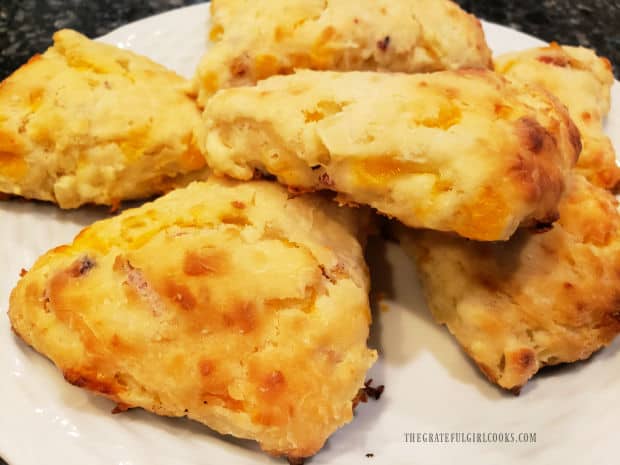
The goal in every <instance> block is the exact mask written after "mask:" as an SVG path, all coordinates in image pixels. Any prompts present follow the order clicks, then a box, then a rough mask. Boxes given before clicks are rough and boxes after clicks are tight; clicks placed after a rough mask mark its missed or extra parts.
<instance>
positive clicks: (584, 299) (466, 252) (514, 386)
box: [397, 174, 620, 391]
mask: <svg viewBox="0 0 620 465" xmlns="http://www.w3.org/2000/svg"><path fill="white" fill-rule="evenodd" d="M397 235H398V236H399V238H400V240H401V243H402V244H403V246H404V248H405V250H406V251H408V252H409V253H411V254H412V255H413V256H414V257H415V258H416V262H417V265H418V269H419V271H420V275H421V280H422V284H423V288H424V291H425V294H426V297H427V301H428V304H429V307H430V309H431V311H432V312H433V314H434V316H435V318H436V320H437V321H438V322H439V323H443V324H445V325H446V326H447V327H448V329H449V330H450V332H451V333H452V334H453V335H454V336H455V337H456V339H457V340H458V341H459V343H460V344H461V345H462V346H463V348H464V349H465V352H467V353H468V354H469V356H470V357H471V358H472V359H473V360H474V361H475V362H476V363H477V364H478V366H479V367H480V369H481V370H482V371H483V372H484V374H485V375H486V376H487V377H488V378H489V380H491V381H492V382H494V383H496V384H498V385H499V386H501V387H503V388H505V389H511V390H514V391H518V390H519V389H520V388H521V387H522V386H523V385H524V384H525V383H526V382H527V381H528V380H529V379H530V378H531V377H532V376H533V375H534V374H535V373H536V372H537V371H538V370H539V369H540V368H541V367H542V366H544V365H555V364H558V363H565V362H574V361H576V360H582V359H586V358H588V357H589V356H590V355H591V354H592V353H593V352H595V351H596V350H598V349H600V348H601V347H603V346H605V345H607V344H608V343H609V342H610V341H611V340H612V339H613V338H614V337H615V336H616V334H618V332H620V281H619V279H620V215H619V214H618V211H617V202H616V199H615V198H614V197H613V195H611V194H610V193H609V192H607V191H605V190H604V189H602V188H600V187H597V186H594V185H592V184H590V183H589V182H588V181H587V180H586V179H585V178H583V177H582V176H581V175H579V174H575V175H574V176H573V177H572V179H571V183H570V186H569V189H568V191H567V193H566V196H565V197H564V199H563V201H562V202H561V203H560V220H559V221H558V222H557V223H556V224H555V225H554V227H553V229H551V230H550V231H547V232H544V233H539V234H535V233H531V232H527V231H524V230H521V231H519V232H518V233H517V234H516V235H515V236H514V237H513V238H512V239H511V240H510V241H509V242H504V243H480V242H472V241H467V240H464V239H461V238H458V237H456V236H452V235H449V234H444V233H436V232H432V231H414V230H410V229H406V228H404V227H401V228H400V229H399V230H398V233H397Z"/></svg>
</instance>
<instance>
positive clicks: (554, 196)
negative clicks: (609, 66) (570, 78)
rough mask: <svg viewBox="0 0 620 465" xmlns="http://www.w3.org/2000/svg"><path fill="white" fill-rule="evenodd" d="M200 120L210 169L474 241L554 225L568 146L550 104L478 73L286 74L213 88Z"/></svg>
mask: <svg viewBox="0 0 620 465" xmlns="http://www.w3.org/2000/svg"><path fill="white" fill-rule="evenodd" d="M204 123H205V129H206V137H205V144H204V152H205V153H206V157H207V161H208V163H209V165H210V166H211V168H212V169H213V170H214V171H215V172H218V173H224V174H227V175H229V176H231V177H234V178H237V179H243V180H247V179H251V178H252V177H253V176H255V172H264V173H269V174H272V175H275V176H277V178H278V180H279V181H280V182H281V183H283V184H286V185H288V186H291V187H292V188H295V189H298V190H303V191H314V190H320V189H331V190H334V191H337V192H339V193H340V200H341V201H342V202H345V203H346V202H352V203H359V204H368V205H371V206H372V207H374V208H376V209H377V210H378V211H379V212H381V213H383V214H385V215H388V216H391V217H395V218H397V219H399V220H401V221H402V222H404V223H405V224H407V225H409V226H413V227H424V228H431V229H437V230H442V231H455V232H457V233H458V234H460V235H462V236H465V237H469V238H472V239H478V240H502V239H508V238H509V237H510V236H511V234H512V233H513V232H514V231H515V230H516V228H517V227H518V226H519V224H520V223H522V222H526V223H528V224H531V223H533V222H542V223H550V222H553V221H554V220H555V219H556V218H557V203H558V201H559V198H560V196H561V194H562V191H563V189H564V181H565V177H566V176H567V175H568V173H569V170H570V168H571V167H572V166H573V165H574V163H575V161H576V159H577V156H578V154H579V150H580V140H579V132H578V131H577V129H576V128H575V126H574V124H573V123H572V121H571V120H570V118H569V116H568V113H567V112H566V109H565V108H564V106H563V105H561V104H559V102H558V101H557V100H556V99H555V98H554V97H552V96H551V95H550V94H548V93H547V92H545V91H544V90H543V89H541V88H539V87H536V86H532V87H529V86H526V85H522V84H517V83H510V82H509V81H507V80H506V79H504V78H503V77H501V76H500V75H498V74H495V73H493V72H491V71H486V70H458V71H443V72H437V73H430V74H416V75H412V74H401V73H375V72H361V71H356V72H330V71H308V70H305V71H299V72H298V73H296V74H293V75H289V76H275V77H271V78H269V79H266V80H264V81H261V82H259V83H258V85H257V86H254V87H236V88H230V89H223V90H221V91H219V92H218V93H217V94H216V95H214V96H213V97H212V98H211V99H210V100H209V102H208V104H207V107H206V108H205V112H204Z"/></svg>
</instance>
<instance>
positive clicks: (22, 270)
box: [19, 268, 28, 278]
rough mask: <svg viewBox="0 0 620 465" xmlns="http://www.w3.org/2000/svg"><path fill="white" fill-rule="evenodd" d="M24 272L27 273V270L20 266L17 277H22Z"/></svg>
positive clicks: (24, 274)
mask: <svg viewBox="0 0 620 465" xmlns="http://www.w3.org/2000/svg"><path fill="white" fill-rule="evenodd" d="M26 273H28V270H27V269H26V268H22V269H21V271H20V272H19V277H20V278H23V277H24V276H26Z"/></svg>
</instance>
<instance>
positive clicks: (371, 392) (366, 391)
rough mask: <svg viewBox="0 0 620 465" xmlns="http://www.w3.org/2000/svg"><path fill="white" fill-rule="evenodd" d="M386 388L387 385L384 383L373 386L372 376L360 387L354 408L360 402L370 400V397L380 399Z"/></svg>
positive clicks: (354, 401)
mask: <svg viewBox="0 0 620 465" xmlns="http://www.w3.org/2000/svg"><path fill="white" fill-rule="evenodd" d="M384 390H385V386H384V385H383V384H382V385H380V386H377V387H373V386H372V378H370V379H369V380H368V381H366V382H365V383H364V387H363V388H360V390H359V391H358V392H357V395H356V396H355V398H354V399H353V409H355V407H357V406H358V405H359V403H360V402H364V403H366V402H368V398H369V397H370V398H371V399H374V400H379V399H380V398H381V394H383V391H384Z"/></svg>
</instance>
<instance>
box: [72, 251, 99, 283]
mask: <svg viewBox="0 0 620 465" xmlns="http://www.w3.org/2000/svg"><path fill="white" fill-rule="evenodd" d="M94 267H95V262H94V260H91V259H90V258H89V257H86V256H85V257H82V258H80V259H78V260H76V261H75V262H74V263H73V265H71V268H70V269H69V274H70V275H71V276H72V277H74V278H78V277H80V276H84V275H85V274H86V273H88V272H89V271H90V270H91V269H93V268H94Z"/></svg>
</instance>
